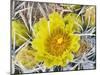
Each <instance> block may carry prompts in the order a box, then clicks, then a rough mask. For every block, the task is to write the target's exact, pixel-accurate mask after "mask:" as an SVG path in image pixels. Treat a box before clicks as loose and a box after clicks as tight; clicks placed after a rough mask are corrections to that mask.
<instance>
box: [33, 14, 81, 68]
mask: <svg viewBox="0 0 100 75" xmlns="http://www.w3.org/2000/svg"><path fill="white" fill-rule="evenodd" d="M72 19H73V18H70V20H71V21H70V20H69V19H66V16H65V17H64V18H63V17H62V16H61V15H60V14H59V13H58V12H53V13H51V14H50V15H49V21H47V20H46V19H45V18H41V19H40V21H39V22H37V23H35V25H34V27H33V28H34V32H35V34H36V36H35V38H34V39H33V41H32V47H33V48H35V49H36V50H37V54H36V60H37V61H40V62H41V61H43V62H44V65H46V67H48V68H50V67H53V66H55V65H56V66H59V65H60V66H65V65H66V64H67V63H68V62H70V61H72V60H73V58H74V55H73V53H74V52H77V51H78V49H79V47H80V45H79V40H80V37H79V36H77V35H75V34H74V31H75V30H74V22H73V21H72ZM67 20H68V23H65V22H66V21H67ZM70 22H71V23H70ZM72 22H73V23H72Z"/></svg>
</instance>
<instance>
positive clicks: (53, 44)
mask: <svg viewBox="0 0 100 75" xmlns="http://www.w3.org/2000/svg"><path fill="white" fill-rule="evenodd" d="M68 44H69V37H68V34H66V32H64V30H63V29H61V28H57V29H55V30H54V31H53V32H52V33H51V35H50V36H49V37H48V38H47V40H46V43H45V46H46V50H47V52H48V53H49V54H51V55H53V56H61V55H62V54H63V52H64V51H65V50H66V48H67V47H68Z"/></svg>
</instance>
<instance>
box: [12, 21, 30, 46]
mask: <svg viewBox="0 0 100 75" xmlns="http://www.w3.org/2000/svg"><path fill="white" fill-rule="evenodd" d="M26 33H29V32H28V30H27V28H26V27H25V25H24V23H22V21H20V20H13V21H12V41H13V40H14V36H15V38H16V46H20V45H21V44H23V43H24V42H25V41H26V40H25V39H23V38H21V37H20V35H21V36H22V37H24V38H26V39H28V38H29V37H28V35H27V34H26ZM14 34H15V35H14ZM18 34H19V35H18Z"/></svg>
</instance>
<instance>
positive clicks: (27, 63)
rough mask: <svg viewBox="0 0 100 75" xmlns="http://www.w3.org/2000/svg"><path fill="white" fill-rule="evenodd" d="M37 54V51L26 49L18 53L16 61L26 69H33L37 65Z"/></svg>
mask: <svg viewBox="0 0 100 75" xmlns="http://www.w3.org/2000/svg"><path fill="white" fill-rule="evenodd" d="M35 53H36V51H35V50H33V49H32V48H30V47H24V48H22V49H21V50H20V51H19V52H18V53H17V55H16V60H17V61H18V63H19V64H22V65H23V66H24V67H25V68H27V69H31V68H33V67H34V66H35V65H36V60H35Z"/></svg>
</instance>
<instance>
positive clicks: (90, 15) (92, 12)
mask: <svg viewBox="0 0 100 75" xmlns="http://www.w3.org/2000/svg"><path fill="white" fill-rule="evenodd" d="M84 16H85V22H86V24H88V22H89V24H90V25H91V26H95V22H96V20H95V17H96V9H95V7H93V6H90V7H88V8H87V9H86V12H85V14H84ZM89 20H90V21H89Z"/></svg>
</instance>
